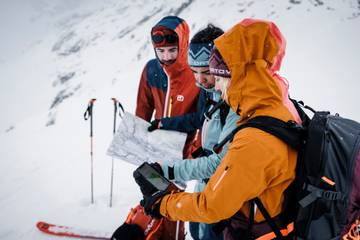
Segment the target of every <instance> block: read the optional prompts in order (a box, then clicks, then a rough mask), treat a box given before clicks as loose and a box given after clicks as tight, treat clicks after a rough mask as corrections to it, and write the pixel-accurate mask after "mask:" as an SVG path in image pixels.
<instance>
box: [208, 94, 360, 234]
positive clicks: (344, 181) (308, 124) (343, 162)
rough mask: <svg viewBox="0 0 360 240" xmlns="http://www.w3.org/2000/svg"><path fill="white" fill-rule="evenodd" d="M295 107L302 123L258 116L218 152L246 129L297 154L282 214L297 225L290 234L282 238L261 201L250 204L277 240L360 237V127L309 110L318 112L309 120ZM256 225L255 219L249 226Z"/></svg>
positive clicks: (342, 119) (254, 200)
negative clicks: (255, 130)
mask: <svg viewBox="0 0 360 240" xmlns="http://www.w3.org/2000/svg"><path fill="white" fill-rule="evenodd" d="M293 103H294V105H295V106H296V108H297V110H298V112H299V115H300V117H301V119H302V120H303V124H302V125H298V124H296V123H295V122H293V121H289V122H284V121H281V120H279V119H276V118H272V117H269V116H259V117H255V118H253V119H250V120H249V121H248V122H246V123H244V124H243V125H240V126H238V127H237V128H236V129H235V130H234V131H233V132H232V133H231V134H230V135H229V136H227V138H225V139H224V140H223V141H222V142H221V143H219V144H218V145H217V146H215V147H214V151H215V152H216V151H217V150H218V149H220V148H221V147H222V145H224V144H225V143H226V142H227V141H231V140H232V139H233V137H234V135H235V134H236V133H237V132H238V131H240V130H241V129H243V128H247V127H253V128H258V129H260V130H263V131H265V132H267V133H270V134H272V135H274V136H276V137H278V138H279V139H281V140H283V141H284V142H286V143H287V144H289V145H290V146H291V147H293V148H294V149H296V150H297V151H298V162H297V167H296V177H295V180H294V182H293V183H292V184H291V185H290V187H289V188H288V189H287V190H286V192H285V201H284V204H285V206H284V211H283V213H282V214H281V216H280V218H282V220H283V221H284V222H287V223H290V222H293V223H294V231H293V232H292V234H291V236H287V237H284V236H282V234H281V232H280V228H279V227H278V226H277V225H276V223H275V221H274V220H273V219H272V218H271V217H270V215H269V214H268V212H267V210H266V209H265V207H264V206H263V204H262V203H261V201H260V199H259V198H255V199H253V201H252V202H251V203H252V204H254V203H255V204H256V205H257V206H258V208H259V210H260V211H261V213H262V214H263V216H264V217H265V219H266V221H267V223H268V224H269V226H270V227H271V229H272V230H273V232H274V233H275V235H276V239H311V240H320V239H321V240H328V239H340V237H341V236H342V237H343V238H342V239H360V237H359V236H360V224H359V221H360V124H359V123H358V122H356V121H353V120H349V119H345V118H342V117H340V116H339V115H338V114H336V115H331V114H330V113H329V112H316V111H314V110H312V109H311V108H309V107H306V108H308V109H310V110H311V111H313V113H314V115H313V117H312V119H310V118H309V117H308V116H307V115H306V114H305V112H304V111H303V110H302V108H301V107H300V106H299V104H298V102H296V101H293ZM299 103H301V102H299ZM301 104H302V103H301ZM302 105H303V104H302ZM253 222H254V219H253V216H250V219H249V225H251V224H253ZM250 229H251V227H250ZM354 236H355V237H358V238H355V237H354ZM352 237H353V238H352Z"/></svg>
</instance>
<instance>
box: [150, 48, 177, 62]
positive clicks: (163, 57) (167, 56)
mask: <svg viewBox="0 0 360 240" xmlns="http://www.w3.org/2000/svg"><path fill="white" fill-rule="evenodd" d="M155 52H156V56H157V57H158V59H159V60H160V62H161V63H163V64H165V65H170V64H172V63H174V62H175V61H176V58H177V56H178V54H179V48H178V47H177V46H169V47H157V48H155Z"/></svg>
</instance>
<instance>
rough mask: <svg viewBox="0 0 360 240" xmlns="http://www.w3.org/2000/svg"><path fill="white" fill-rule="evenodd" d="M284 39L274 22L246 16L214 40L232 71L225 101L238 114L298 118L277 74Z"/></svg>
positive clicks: (283, 49)
mask: <svg viewBox="0 0 360 240" xmlns="http://www.w3.org/2000/svg"><path fill="white" fill-rule="evenodd" d="M285 44H286V43H285V39H284V38H283V36H282V35H281V33H280V31H279V29H278V28H277V27H276V25H275V24H274V23H271V22H266V21H261V20H253V19H245V20H243V21H241V22H240V23H239V24H237V25H235V26H234V27H233V28H232V29H230V30H229V31H227V32H226V33H225V34H224V35H222V36H220V37H219V38H218V39H216V40H215V46H216V48H217V49H218V50H219V52H220V54H221V55H222V57H223V59H224V61H225V63H226V65H227V66H228V67H229V69H230V71H231V80H230V83H229V87H228V90H227V95H228V99H227V101H228V104H229V105H230V107H231V108H232V110H233V111H235V112H237V113H238V114H239V115H240V116H241V122H243V121H246V120H247V119H249V118H252V117H255V116H259V115H268V116H273V117H277V118H279V119H282V120H285V121H287V120H290V119H291V120H295V119H296V120H298V119H297V118H298V115H297V113H296V111H295V109H294V106H293V105H292V104H291V102H290V101H289V99H288V94H287V87H288V86H287V85H286V82H285V81H284V79H282V78H280V77H279V75H277V74H276V71H278V70H279V69H280V66H281V61H282V58H283V56H284V54H285Z"/></svg>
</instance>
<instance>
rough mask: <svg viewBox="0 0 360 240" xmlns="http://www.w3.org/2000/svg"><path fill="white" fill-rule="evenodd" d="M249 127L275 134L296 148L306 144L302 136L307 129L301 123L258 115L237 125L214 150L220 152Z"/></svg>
mask: <svg viewBox="0 0 360 240" xmlns="http://www.w3.org/2000/svg"><path fill="white" fill-rule="evenodd" d="M248 127H252V128H257V129H260V130H262V131H264V132H267V133H269V134H271V135H274V136H275V137H278V138H279V139H281V140H282V141H284V142H285V143H286V144H288V145H290V146H291V147H292V148H294V149H296V150H300V149H301V148H302V146H303V144H304V142H303V140H302V139H303V138H302V136H303V134H304V133H305V129H304V128H303V127H302V126H301V125H298V124H297V123H296V122H294V121H288V122H284V121H282V120H280V119H277V118H273V117H269V116H258V117H255V118H252V119H250V120H249V121H247V122H246V123H244V124H242V125H240V126H238V127H236V128H235V129H234V130H233V131H232V132H231V133H230V134H229V135H228V136H226V137H225V138H224V139H223V140H222V141H221V142H220V143H218V144H216V145H215V146H214V148H213V150H214V152H216V153H218V152H219V151H220V150H221V149H222V147H223V146H224V145H225V144H226V143H227V142H229V141H230V142H231V141H232V140H233V138H234V136H235V134H236V133H237V132H238V131H240V130H241V129H244V128H248Z"/></svg>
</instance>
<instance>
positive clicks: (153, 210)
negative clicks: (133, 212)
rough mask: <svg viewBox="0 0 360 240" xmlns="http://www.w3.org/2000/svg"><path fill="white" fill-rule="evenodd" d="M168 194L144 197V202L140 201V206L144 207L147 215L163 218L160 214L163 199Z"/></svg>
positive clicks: (162, 193)
mask: <svg viewBox="0 0 360 240" xmlns="http://www.w3.org/2000/svg"><path fill="white" fill-rule="evenodd" d="M166 194H167V193H166V192H159V193H157V194H155V195H153V196H146V195H144V196H143V200H141V201H140V205H141V206H143V207H144V210H145V213H146V214H147V215H150V216H152V217H154V218H162V217H163V216H162V215H161V214H160V204H161V200H162V198H163V197H164V196H165V195H166Z"/></svg>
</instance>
